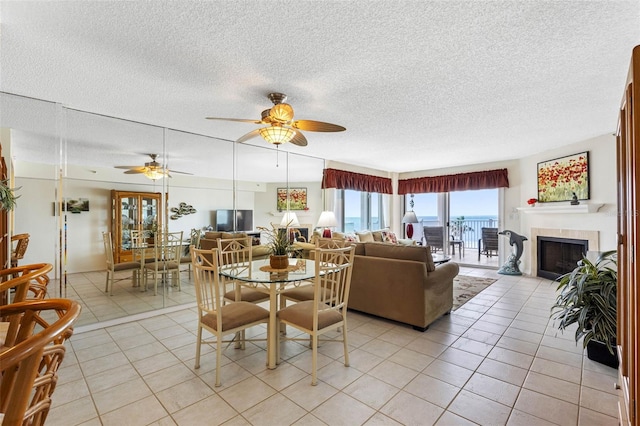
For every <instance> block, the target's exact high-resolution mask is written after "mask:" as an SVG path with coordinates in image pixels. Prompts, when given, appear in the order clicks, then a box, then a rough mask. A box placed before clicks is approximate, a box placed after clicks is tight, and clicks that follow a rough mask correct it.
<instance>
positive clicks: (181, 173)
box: [167, 170, 193, 175]
mask: <svg viewBox="0 0 640 426" xmlns="http://www.w3.org/2000/svg"><path fill="white" fill-rule="evenodd" d="M167 172H169V173H177V174H179V175H193V173H188V172H179V171H177V170H167Z"/></svg>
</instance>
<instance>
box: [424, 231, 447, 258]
mask: <svg viewBox="0 0 640 426" xmlns="http://www.w3.org/2000/svg"><path fill="white" fill-rule="evenodd" d="M423 230H424V239H425V245H427V246H429V247H431V251H432V252H433V251H438V250H442V251H444V226H424V227H423Z"/></svg>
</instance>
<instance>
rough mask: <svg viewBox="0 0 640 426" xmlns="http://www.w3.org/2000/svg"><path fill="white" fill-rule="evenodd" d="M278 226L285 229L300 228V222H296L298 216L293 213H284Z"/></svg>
mask: <svg viewBox="0 0 640 426" xmlns="http://www.w3.org/2000/svg"><path fill="white" fill-rule="evenodd" d="M280 226H285V227H287V228H290V227H292V226H300V222H298V216H297V215H296V214H295V213H294V212H290V211H287V212H284V216H282V221H281V222H280Z"/></svg>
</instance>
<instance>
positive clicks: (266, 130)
mask: <svg viewBox="0 0 640 426" xmlns="http://www.w3.org/2000/svg"><path fill="white" fill-rule="evenodd" d="M258 131H259V132H260V136H262V138H263V139H264V140H265V141H267V142H269V143H272V144H274V145H282V144H283V143H287V142H289V141H291V139H293V137H294V136H295V135H296V132H295V130H293V129H291V128H289V127H282V126H269V127H263V128H262V129H259V130H258Z"/></svg>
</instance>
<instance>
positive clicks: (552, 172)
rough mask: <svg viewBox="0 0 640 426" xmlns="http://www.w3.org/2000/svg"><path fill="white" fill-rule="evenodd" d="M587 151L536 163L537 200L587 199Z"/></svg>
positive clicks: (546, 201) (541, 201)
mask: <svg viewBox="0 0 640 426" xmlns="http://www.w3.org/2000/svg"><path fill="white" fill-rule="evenodd" d="M589 191H590V188H589V151H585V152H580V153H577V154H572V155H567V156H565V157H560V158H554V159H552V160H547V161H542V162H540V163H538V202H540V203H550V202H557V201H570V200H572V199H573V198H574V194H575V196H576V197H577V199H578V200H588V199H589V198H590V194H589Z"/></svg>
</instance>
